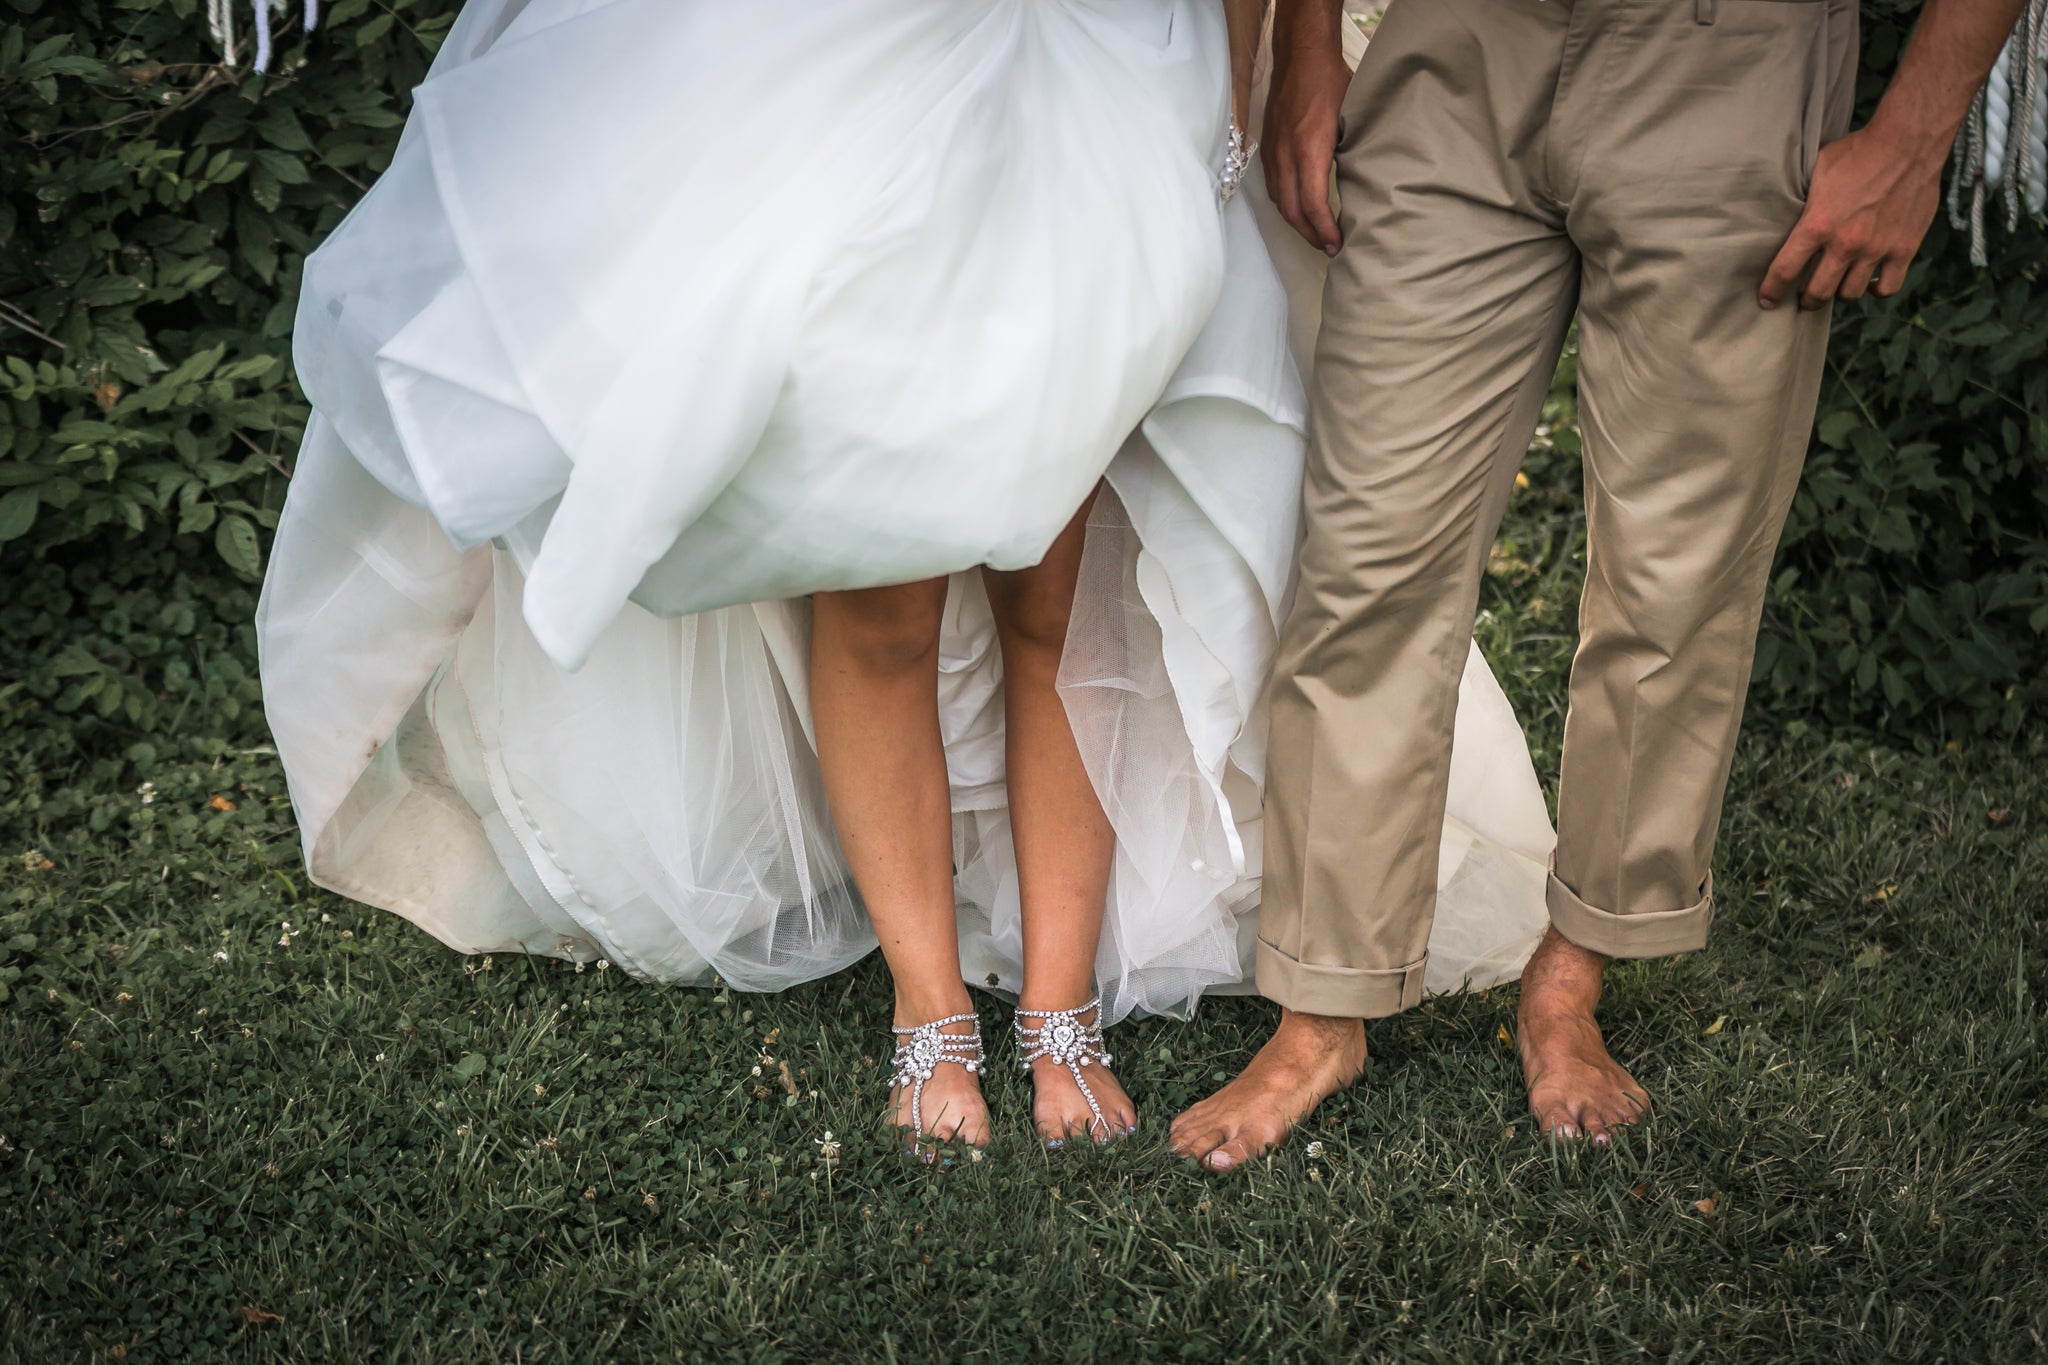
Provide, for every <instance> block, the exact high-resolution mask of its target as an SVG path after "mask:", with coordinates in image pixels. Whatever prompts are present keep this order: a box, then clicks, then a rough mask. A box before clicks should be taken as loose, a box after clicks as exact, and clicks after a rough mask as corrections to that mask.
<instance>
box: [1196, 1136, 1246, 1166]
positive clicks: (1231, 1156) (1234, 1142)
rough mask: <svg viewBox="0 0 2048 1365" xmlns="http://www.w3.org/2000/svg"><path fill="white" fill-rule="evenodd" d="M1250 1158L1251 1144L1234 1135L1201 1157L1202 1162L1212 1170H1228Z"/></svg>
mask: <svg viewBox="0 0 2048 1365" xmlns="http://www.w3.org/2000/svg"><path fill="white" fill-rule="evenodd" d="M1251 1159H1252V1153H1251V1145H1250V1144H1249V1143H1247V1142H1246V1141H1245V1140H1244V1139H1243V1138H1241V1137H1234V1138H1231V1139H1230V1140H1229V1141H1228V1142H1225V1143H1224V1144H1222V1145H1221V1146H1220V1147H1217V1148H1216V1149H1215V1150H1214V1151H1212V1152H1210V1153H1209V1154H1208V1155H1207V1156H1206V1157H1204V1158H1202V1164H1203V1165H1204V1166H1207V1167H1208V1168H1209V1169H1210V1170H1212V1171H1228V1170H1231V1169H1233V1168H1235V1167H1238V1166H1242V1165H1243V1164H1244V1163H1245V1162H1247V1161H1250V1160H1251Z"/></svg>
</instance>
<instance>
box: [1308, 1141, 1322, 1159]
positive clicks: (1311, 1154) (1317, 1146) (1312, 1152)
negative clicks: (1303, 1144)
mask: <svg viewBox="0 0 2048 1365" xmlns="http://www.w3.org/2000/svg"><path fill="white" fill-rule="evenodd" d="M1308 1159H1309V1160H1310V1161H1321V1160H1322V1159H1323V1144H1322V1143H1320V1142H1311V1143H1310V1144H1309V1145H1308Z"/></svg>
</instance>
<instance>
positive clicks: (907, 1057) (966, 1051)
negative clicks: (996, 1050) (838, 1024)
mask: <svg viewBox="0 0 2048 1365" xmlns="http://www.w3.org/2000/svg"><path fill="white" fill-rule="evenodd" d="M966 1023H972V1024H973V1025H974V1026H975V1027H974V1032H972V1033H947V1032H945V1028H946V1026H947V1025H948V1024H966ZM889 1032H891V1033H893V1034H895V1035H896V1037H897V1039H898V1040H899V1041H898V1042H897V1044H896V1055H895V1057H894V1058H893V1059H892V1063H893V1065H894V1066H895V1068H896V1074H895V1075H893V1076H891V1077H890V1078H889V1084H890V1085H891V1086H892V1087H895V1088H899V1089H900V1088H901V1087H903V1086H909V1087H910V1126H911V1129H912V1132H913V1137H912V1139H911V1140H912V1141H913V1142H922V1141H923V1140H924V1139H926V1138H928V1137H933V1136H935V1135H934V1134H931V1133H927V1132H926V1131H925V1126H924V1083H925V1082H926V1081H928V1080H930V1079H931V1078H932V1072H933V1071H934V1070H935V1069H936V1068H938V1067H940V1066H943V1065H945V1064H946V1063H948V1062H950V1063H952V1064H953V1065H954V1066H957V1067H961V1068H964V1069H965V1070H966V1072H967V1074H968V1075H970V1076H978V1075H980V1074H981V1068H982V1064H983V1061H984V1057H983V1053H982V1050H981V1021H980V1020H979V1019H978V1018H977V1017H976V1016H975V1015H972V1014H949V1015H947V1016H946V1017H945V1018H943V1019H934V1020H932V1021H931V1022H930V1023H927V1024H915V1025H912V1026H911V1027H909V1028H891V1029H890V1030H889Z"/></svg>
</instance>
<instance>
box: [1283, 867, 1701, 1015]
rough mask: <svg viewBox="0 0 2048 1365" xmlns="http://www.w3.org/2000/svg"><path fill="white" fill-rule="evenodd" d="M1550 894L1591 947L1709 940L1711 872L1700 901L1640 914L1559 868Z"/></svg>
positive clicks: (1562, 928)
mask: <svg viewBox="0 0 2048 1365" xmlns="http://www.w3.org/2000/svg"><path fill="white" fill-rule="evenodd" d="M1548 899H1549V902H1550V922H1551V923H1552V924H1554V925H1556V926H1557V932H1558V933H1560V934H1563V935H1564V936H1565V938H1567V939H1568V940H1570V941H1571V942H1573V943H1575V944H1577V945H1578V946H1579V947H1581V948H1584V949H1586V950H1587V951H1589V952H1595V953H1602V954H1605V955H1606V956H1608V957H1664V956H1666V955H1667V954H1670V953H1690V952H1696V951H1698V950H1699V949H1701V948H1704V947H1706V946H1707V930H1708V929H1709V928H1711V927H1712V925H1713V923H1714V879H1713V877H1712V876H1711V875H1709V876H1708V878H1707V882H1706V888H1705V890H1704V891H1703V892H1702V893H1701V895H1700V899H1699V902H1698V903H1697V904H1695V905H1688V906H1686V907H1685V908H1684V909H1683V910H1652V911H1649V912H1647V913H1644V914H1637V915H1617V914H1615V913H1614V912H1613V911H1612V910H1598V909H1595V908H1594V907H1593V906H1590V905H1588V904H1586V903H1585V902H1584V901H1582V900H1580V899H1579V898H1578V896H1577V895H1576V894H1575V893H1574V892H1573V891H1572V889H1571V888H1570V887H1568V886H1566V885H1565V884H1564V883H1563V882H1561V881H1559V880H1558V879H1557V873H1556V871H1555V870H1553V871H1552V872H1551V874H1550V889H1549V896H1548ZM1260 946H1261V947H1263V946H1264V945H1263V944H1261V945H1260ZM1259 965H1260V968H1261V970H1260V975H1259V985H1260V988H1261V989H1262V990H1263V989H1264V987H1265V972H1264V967H1265V963H1264V961H1263V960H1262V961H1261V962H1260V964H1259Z"/></svg>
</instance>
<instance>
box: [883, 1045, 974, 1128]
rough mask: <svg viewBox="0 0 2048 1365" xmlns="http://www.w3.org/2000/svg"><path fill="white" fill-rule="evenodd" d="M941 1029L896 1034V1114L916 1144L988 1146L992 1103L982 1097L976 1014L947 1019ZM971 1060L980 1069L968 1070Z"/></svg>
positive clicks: (892, 1106)
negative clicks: (953, 1143)
mask: <svg viewBox="0 0 2048 1365" xmlns="http://www.w3.org/2000/svg"><path fill="white" fill-rule="evenodd" d="M962 1013H966V1011H962ZM924 1022H926V1021H924V1020H911V1021H909V1022H899V1023H898V1024H897V1025H896V1027H897V1028H898V1029H917V1025H918V1024H920V1023H924ZM936 1032H937V1037H936V1038H934V1037H933V1036H932V1035H931V1033H930V1032H928V1031H926V1030H922V1029H919V1030H917V1031H916V1032H914V1033H910V1034H908V1035H906V1034H904V1033H900V1032H899V1033H898V1034H897V1035H896V1042H897V1049H896V1083H895V1084H894V1085H892V1086H891V1087H890V1090H889V1113H890V1116H891V1118H892V1119H893V1121H894V1122H895V1124H896V1127H897V1128H898V1129H899V1130H901V1131H902V1132H903V1134H904V1135H905V1139H906V1141H907V1142H909V1143H910V1144H911V1145H912V1146H919V1145H921V1144H926V1143H931V1142H934V1141H936V1142H940V1143H946V1142H960V1143H964V1144H966V1145H967V1146H969V1147H986V1146H987V1145H988V1137H989V1118H988V1104H987V1102H986V1101H984V1100H983V1099H982V1097H981V1075H980V1072H981V1067H982V1060H981V1048H980V1046H979V1039H978V1032H977V1027H976V1024H975V1021H974V1019H973V1018H971V1017H969V1018H966V1019H955V1020H953V1021H952V1022H948V1023H944V1024H941V1025H940V1026H939V1028H938V1029H937V1031H936ZM954 1040H957V1041H954ZM967 1062H972V1063H973V1064H974V1070H972V1071H969V1070H968V1069H967V1067H966V1065H964V1063H967ZM920 1073H922V1074H921V1075H920ZM919 1079H922V1080H923V1086H922V1088H921V1089H920V1088H919V1087H918V1085H917V1084H916V1082H917V1081H918V1080H919Z"/></svg>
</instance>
